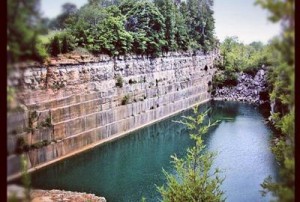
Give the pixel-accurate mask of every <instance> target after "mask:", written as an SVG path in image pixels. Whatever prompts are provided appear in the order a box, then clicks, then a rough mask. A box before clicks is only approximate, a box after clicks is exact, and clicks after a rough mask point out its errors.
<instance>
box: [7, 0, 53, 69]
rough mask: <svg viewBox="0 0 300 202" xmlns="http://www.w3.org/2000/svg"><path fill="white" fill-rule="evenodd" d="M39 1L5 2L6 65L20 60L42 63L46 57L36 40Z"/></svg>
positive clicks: (38, 31) (38, 23)
mask: <svg viewBox="0 0 300 202" xmlns="http://www.w3.org/2000/svg"><path fill="white" fill-rule="evenodd" d="M39 4H40V1H39V0H28V1H18V0H11V1H7V19H8V21H7V56H8V63H14V62H18V61H20V60H37V61H43V60H44V59H45V58H46V57H47V55H46V51H45V50H44V47H43V46H42V45H41V43H40V41H39V40H38V38H37V37H38V34H39V33H40V32H41V31H42V30H40V28H41V26H40V23H41V18H40V13H39Z"/></svg>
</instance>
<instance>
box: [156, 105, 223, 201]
mask: <svg viewBox="0 0 300 202" xmlns="http://www.w3.org/2000/svg"><path fill="white" fill-rule="evenodd" d="M197 112H198V108H197V107H195V108H194V114H195V116H194V117H192V116H188V117H183V118H184V121H179V123H182V124H184V125H186V126H187V127H188V129H189V130H191V134H190V138H191V139H192V140H194V141H195V146H193V147H191V148H188V149H187V155H186V156H185V157H184V158H178V157H177V156H176V155H174V156H171V158H172V159H173V160H172V163H173V165H174V169H175V171H176V172H175V174H170V173H167V172H166V171H165V170H163V172H164V174H165V176H166V179H167V185H166V186H162V187H158V191H159V192H160V193H161V195H162V198H163V201H166V202H167V201H224V200H225V199H224V196H223V195H224V192H223V191H221V189H220V186H221V184H222V182H223V181H224V179H222V178H220V177H219V172H220V171H219V169H218V168H216V169H215V170H214V171H212V164H213V158H214V156H215V153H211V152H207V151H204V149H205V145H204V143H203V138H202V136H203V135H204V134H206V133H207V132H208V129H209V128H210V127H212V126H214V125H215V124H216V123H217V122H214V123H213V124H211V123H210V122H209V123H208V125H204V121H205V117H206V116H207V112H208V111H206V112H205V113H203V114H197Z"/></svg>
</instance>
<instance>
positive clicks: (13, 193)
mask: <svg viewBox="0 0 300 202" xmlns="http://www.w3.org/2000/svg"><path fill="white" fill-rule="evenodd" d="M24 191H25V189H24V188H23V187H21V186H18V185H9V186H8V187H7V197H8V200H7V201H8V202H9V201H22V200H24ZM30 197H31V200H30V201H31V202H56V201H70V202H71V201H72V202H106V199H105V198H104V197H99V196H96V195H95V194H88V193H83V192H72V191H64V190H56V189H53V190H40V189H33V190H31V192H30Z"/></svg>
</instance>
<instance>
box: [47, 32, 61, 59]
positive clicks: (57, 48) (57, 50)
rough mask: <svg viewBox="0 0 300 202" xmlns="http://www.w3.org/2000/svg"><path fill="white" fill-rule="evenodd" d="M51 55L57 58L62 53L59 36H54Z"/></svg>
mask: <svg viewBox="0 0 300 202" xmlns="http://www.w3.org/2000/svg"><path fill="white" fill-rule="evenodd" d="M49 48H50V51H49V52H50V54H51V55H52V56H55V57H56V56H57V55H58V54H59V53H60V43H59V39H58V36H54V37H53V39H52V40H51V42H50V47H49Z"/></svg>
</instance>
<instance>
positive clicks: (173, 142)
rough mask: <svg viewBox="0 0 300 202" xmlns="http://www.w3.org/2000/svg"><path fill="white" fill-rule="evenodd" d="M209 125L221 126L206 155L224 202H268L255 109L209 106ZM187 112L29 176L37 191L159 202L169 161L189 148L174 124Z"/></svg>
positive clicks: (266, 132) (272, 171) (271, 164)
mask: <svg viewBox="0 0 300 202" xmlns="http://www.w3.org/2000/svg"><path fill="white" fill-rule="evenodd" d="M208 107H211V109H212V111H211V113H210V118H211V119H220V120H221V123H220V124H219V125H218V126H217V127H215V128H213V129H212V130H211V131H210V132H209V133H208V134H207V135H206V137H205V143H206V145H207V149H208V150H210V151H217V152H219V154H218V156H217V157H216V159H215V166H218V167H219V168H220V169H223V170H224V172H223V175H225V176H226V179H225V181H224V183H223V185H222V189H223V190H224V191H225V195H226V197H227V200H226V201H229V202H240V201H243V202H245V201H251V202H252V201H269V199H270V198H269V197H265V198H263V197H261V195H260V192H259V190H261V187H260V183H262V182H263V180H264V178H265V177H267V176H268V175H271V176H276V172H277V169H276V164H275V161H274V157H273V155H272V153H271V151H270V149H269V140H270V136H271V130H270V129H269V128H268V127H267V126H266V125H265V124H264V123H263V120H264V117H263V115H262V114H261V112H260V110H259V109H258V108H257V107H254V106H252V105H249V104H242V103H234V102H221V101H218V102H210V103H207V104H204V105H202V106H201V108H200V110H205V109H207V108H208ZM191 113H192V110H187V111H185V112H183V113H180V114H178V115H176V116H173V117H170V118H168V119H166V120H163V121H161V122H159V123H156V124H153V125H150V126H148V127H145V128H143V129H141V130H138V131H136V132H133V133H131V134H129V135H128V136H126V137H124V138H122V139H119V140H116V141H114V142H110V143H107V144H105V145H102V146H98V147H96V148H94V149H92V150H89V151H86V152H84V153H81V154H79V155H76V156H73V157H71V158H68V159H66V160H63V161H61V162H58V163H55V164H53V165H50V166H48V167H46V168H43V169H41V170H39V171H36V172H35V173H33V174H32V184H33V187H35V188H40V189H54V188H55V189H64V190H70V191H80V192H88V193H94V194H96V195H99V196H104V197H105V198H106V199H107V201H108V202H116V201H140V199H141V198H142V197H143V196H144V197H146V198H147V201H159V200H160V195H159V193H158V192H157V191H156V187H155V185H159V186H160V185H162V184H164V182H165V178H164V175H163V173H162V168H164V169H165V170H167V171H169V172H172V166H171V164H170V155H172V154H175V153H176V154H177V155H178V156H179V157H180V156H183V155H184V154H185V152H186V149H187V147H189V146H191V144H192V143H193V142H192V141H191V140H190V139H189V136H188V131H187V130H186V128H185V126H183V125H180V124H178V123H174V122H173V120H180V117H181V116H182V115H189V114H191Z"/></svg>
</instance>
